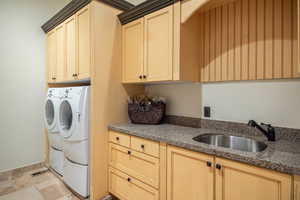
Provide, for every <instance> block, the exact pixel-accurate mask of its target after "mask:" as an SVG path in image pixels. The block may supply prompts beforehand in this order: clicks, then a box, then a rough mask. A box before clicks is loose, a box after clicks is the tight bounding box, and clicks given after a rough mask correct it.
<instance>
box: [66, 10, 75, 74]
mask: <svg viewBox="0 0 300 200" xmlns="http://www.w3.org/2000/svg"><path fill="white" fill-rule="evenodd" d="M65 30H66V79H67V80H74V79H76V18H75V16H72V17H70V18H69V19H67V20H66V22H65Z"/></svg>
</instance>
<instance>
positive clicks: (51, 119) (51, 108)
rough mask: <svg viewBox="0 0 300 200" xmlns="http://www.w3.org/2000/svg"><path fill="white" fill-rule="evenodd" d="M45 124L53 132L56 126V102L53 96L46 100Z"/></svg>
mask: <svg viewBox="0 0 300 200" xmlns="http://www.w3.org/2000/svg"><path fill="white" fill-rule="evenodd" d="M44 118H45V125H46V127H47V129H48V131H49V132H53V129H54V128H55V123H56V122H55V103H54V101H53V100H52V99H51V98H47V99H46V102H45V116H44Z"/></svg>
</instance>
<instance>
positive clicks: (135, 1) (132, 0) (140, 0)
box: [127, 0, 146, 5]
mask: <svg viewBox="0 0 300 200" xmlns="http://www.w3.org/2000/svg"><path fill="white" fill-rule="evenodd" d="M127 1H128V2H129V3H131V4H133V5H138V4H140V3H143V2H144V1H146V0H127Z"/></svg>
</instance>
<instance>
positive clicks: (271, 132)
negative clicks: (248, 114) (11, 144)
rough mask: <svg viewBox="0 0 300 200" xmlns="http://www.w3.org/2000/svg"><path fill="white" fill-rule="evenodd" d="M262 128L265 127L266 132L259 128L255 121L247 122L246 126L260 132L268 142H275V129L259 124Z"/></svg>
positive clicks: (269, 125)
mask: <svg viewBox="0 0 300 200" xmlns="http://www.w3.org/2000/svg"><path fill="white" fill-rule="evenodd" d="M261 125H262V126H266V127H267V130H265V129H264V128H263V127H261V126H260V125H259V124H257V122H256V121H254V120H250V121H249V122H248V126H251V127H254V128H257V129H258V130H259V131H260V132H262V133H263V134H264V135H265V136H266V137H267V138H268V141H272V142H275V141H276V137H275V129H274V127H273V126H272V125H271V124H264V123H261Z"/></svg>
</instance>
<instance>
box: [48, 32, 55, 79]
mask: <svg viewBox="0 0 300 200" xmlns="http://www.w3.org/2000/svg"><path fill="white" fill-rule="evenodd" d="M47 79H48V83H53V82H55V80H56V33H55V30H53V31H50V32H49V33H48V34H47Z"/></svg>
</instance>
